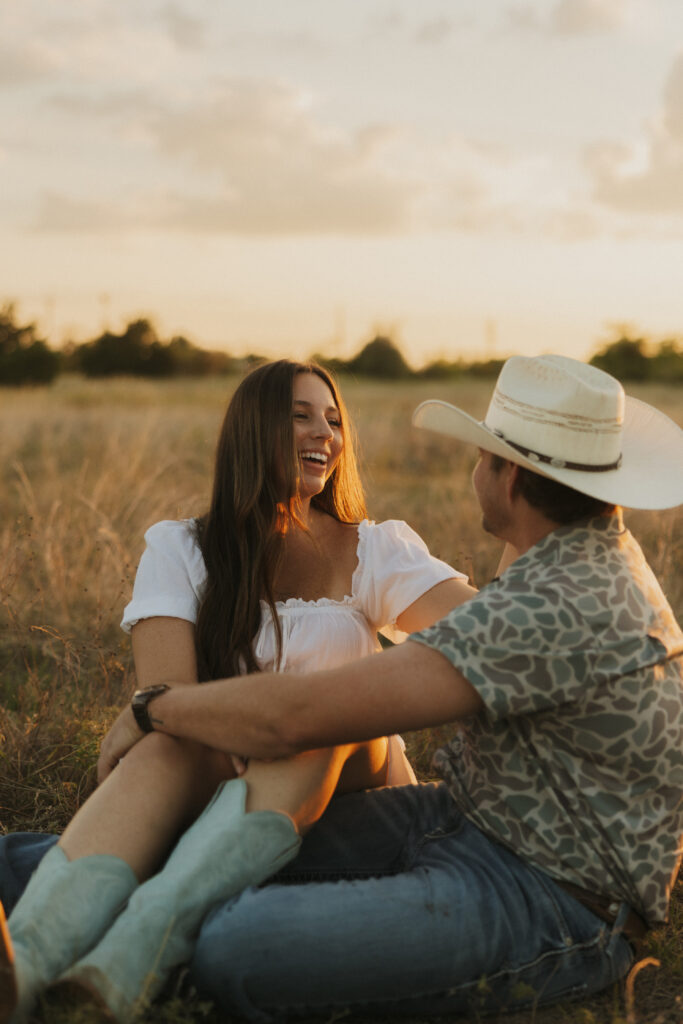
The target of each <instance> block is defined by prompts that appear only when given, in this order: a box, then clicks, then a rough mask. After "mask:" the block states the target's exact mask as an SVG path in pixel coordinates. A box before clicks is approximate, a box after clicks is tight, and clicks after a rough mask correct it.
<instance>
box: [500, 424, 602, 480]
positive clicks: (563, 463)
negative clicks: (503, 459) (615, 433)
mask: <svg viewBox="0 0 683 1024" xmlns="http://www.w3.org/2000/svg"><path fill="white" fill-rule="evenodd" d="M484 426H486V424H484ZM491 433H492V434H495V436H496V437H499V438H500V439H501V441H505V443H506V444H509V445H510V447H511V448H514V449H515V451H518V452H519V453H520V455H523V456H524V457H525V458H527V459H529V461H530V462H542V463H543V464H544V465H546V466H552V467H553V468H554V469H577V470H580V471H581V472H582V473H606V472H607V471H608V470H610V469H619V466H620V465H621V455H620V456H619V458H618V459H617V460H616V462H605V463H603V464H602V465H599V466H596V465H595V464H593V465H591V464H589V463H587V462H568V461H567V460H566V459H556V458H553V456H551V455H543V454H542V453H541V452H535V451H533V450H532V449H531V448H525V447H524V446H523V445H521V444H516V443H515V442H514V441H510V440H508V438H507V437H505V435H504V434H503V432H502V431H501V430H492V431H491Z"/></svg>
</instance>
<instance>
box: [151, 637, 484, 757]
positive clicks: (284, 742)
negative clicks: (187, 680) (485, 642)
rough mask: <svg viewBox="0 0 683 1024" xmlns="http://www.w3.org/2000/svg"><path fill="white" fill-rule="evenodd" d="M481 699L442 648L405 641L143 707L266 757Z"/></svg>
mask: <svg viewBox="0 0 683 1024" xmlns="http://www.w3.org/2000/svg"><path fill="white" fill-rule="evenodd" d="M480 707H481V700H480V698H479V696H478V694H477V693H476V691H475V690H474V688H473V687H472V686H471V685H470V684H469V683H468V682H467V680H466V679H465V678H464V677H463V676H462V675H461V674H460V673H459V672H458V671H457V670H456V669H454V668H453V666H452V665H450V664H449V663H448V661H447V660H446V659H445V658H444V657H443V656H442V655H440V654H438V653H437V652H435V651H434V650H432V649H430V648H427V647H425V646H423V645H422V644H419V643H413V642H410V641H409V642H407V643H405V644H402V645H400V646H399V647H395V648H393V649H392V650H390V651H385V652H384V653H382V654H379V655H371V656H370V657H368V658H363V659H361V660H359V661H356V662H352V663H350V664H347V665H344V666H340V667H339V668H335V669H328V670H325V671H323V672H314V673H311V674H299V673H292V674H290V673H283V674H278V673H257V674H255V675H253V676H240V677H238V678H236V679H228V680H218V681H216V682H213V683H203V684H201V685H200V686H193V687H175V688H172V689H171V690H169V691H167V692H166V693H164V694H163V695H162V696H161V697H158V698H157V699H155V700H154V701H153V702H152V703H151V704H150V706H149V715H150V719H151V721H152V725H153V726H154V728H155V730H157V731H159V732H164V733H168V734H169V735H172V736H178V737H179V738H183V739H193V740H198V741H199V742H201V743H205V744H207V745H208V746H212V747H215V748H216V749H218V750H223V751H225V752H226V753H231V754H242V755H243V756H246V757H260V758H266V757H289V756H291V755H292V754H296V753H299V752H300V751H302V750H310V749H314V748H317V747H328V746H334V745H336V744H340V743H351V742H361V741H363V740H369V739H373V738H374V737H376V736H382V735H384V734H388V733H394V732H400V731H402V730H413V729H421V728H424V727H426V726H433V725H440V724H443V723H444V722H449V721H453V720H455V719H458V718H463V717H465V716H467V715H470V714H473V713H474V712H476V711H478V710H479V709H480Z"/></svg>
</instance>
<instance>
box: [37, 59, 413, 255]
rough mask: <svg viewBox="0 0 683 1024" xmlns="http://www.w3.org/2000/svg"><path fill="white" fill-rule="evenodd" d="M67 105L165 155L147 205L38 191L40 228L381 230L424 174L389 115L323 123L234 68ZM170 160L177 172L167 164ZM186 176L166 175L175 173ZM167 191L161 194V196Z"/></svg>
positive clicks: (397, 222)
mask: <svg viewBox="0 0 683 1024" xmlns="http://www.w3.org/2000/svg"><path fill="white" fill-rule="evenodd" d="M52 103H53V105H55V106H58V107H59V108H60V109H61V110H62V111H64V112H68V113H69V114H71V115H73V116H76V117H79V118H86V119H91V120H92V121H93V123H95V122H97V123H98V124H99V127H100V129H102V125H103V124H106V123H107V122H108V123H109V124H110V125H112V126H113V129H114V130H115V131H118V132H119V133H120V134H121V135H122V136H123V135H125V136H126V138H127V139H128V140H129V141H130V142H131V143H132V144H133V145H135V144H138V145H142V146H144V148H145V150H146V151H147V152H148V153H149V150H150V148H151V150H152V151H156V157H157V158H159V157H161V158H162V160H163V165H164V167H165V169H166V170H165V176H164V178H162V180H161V181H160V184H159V188H158V191H157V193H156V195H155V197H154V201H153V202H152V203H151V205H150V206H149V207H148V208H145V205H144V203H139V202H136V203H133V204H132V205H131V200H130V198H126V199H123V198H121V197H120V196H119V197H116V198H114V199H112V201H111V203H110V204H109V205H108V207H106V208H105V207H103V206H102V204H90V203H88V202H83V201H80V200H74V199H70V198H69V197H67V196H66V195H60V194H57V193H56V192H55V191H53V192H51V193H48V195H47V196H46V197H44V199H43V202H42V205H41V208H40V211H39V216H38V221H37V224H36V227H37V228H38V229H40V230H64V229H67V228H68V227H69V224H71V225H72V226H73V229H74V230H88V229H90V228H93V229H95V228H98V227H99V226H102V227H103V228H107V227H108V226H109V225H110V223H111V221H110V217H109V212H108V210H109V209H111V208H114V207H116V206H117V205H118V206H119V207H120V211H121V224H123V225H124V226H126V227H128V226H129V225H130V224H131V223H133V222H134V221H135V219H136V218H137V223H138V224H140V225H143V224H146V225H148V226H155V227H166V228H171V227H178V228H182V229H184V230H197V231H222V232H233V233H244V234H263V233H271V234H288V233H293V234H296V233H309V234H321V233H327V234H331V233H338V234H354V235H363V234H387V233H392V232H394V231H398V230H400V229H402V228H404V227H406V226H407V225H408V224H409V223H410V220H411V211H412V208H413V205H414V202H415V199H416V196H417V194H418V193H419V189H420V183H419V181H417V179H415V177H414V176H412V175H411V173H410V171H409V170H407V169H406V167H405V166H402V165H401V161H400V160H398V161H396V160H395V159H394V153H393V151H394V149H395V147H396V144H397V139H398V134H400V133H397V132H396V131H395V130H394V129H392V128H391V127H388V126H366V127H364V128H362V129H360V130H356V131H354V132H344V131H339V130H335V129H332V128H330V127H329V126H326V125H325V124H324V123H323V122H322V121H321V119H320V117H319V116H318V114H317V112H316V110H315V109H314V107H313V104H312V102H311V100H310V97H308V96H307V95H306V94H305V93H303V92H301V91H299V90H296V89H294V88H292V87H291V86H288V85H284V84H282V83H276V82H254V81H251V80H243V79H234V80H230V81H224V82H222V83H219V84H217V85H216V86H215V87H214V88H213V89H212V90H211V92H210V93H208V94H206V95H205V96H203V97H201V98H198V99H196V98H194V97H193V98H192V100H191V101H189V100H187V99H186V100H185V103H181V102H176V103H175V104H173V105H169V104H168V103H166V104H165V105H164V104H161V103H160V102H159V101H158V100H156V99H154V98H153V97H152V96H151V95H150V94H144V93H143V92H142V91H139V90H136V91H131V92H121V93H119V94H110V95H107V96H106V97H102V98H97V97H84V96H81V95H75V96H74V95H59V96H55V97H53V100H52ZM173 168H174V169H175V173H173V172H172V171H171V170H170V169H173ZM181 174H182V176H183V177H184V180H185V181H186V182H187V188H186V189H183V190H182V191H181V190H180V189H178V188H177V187H175V188H173V187H171V186H170V185H168V184H167V192H166V193H165V195H162V193H163V187H164V184H163V183H164V181H166V182H168V181H169V180H173V178H175V180H176V181H178V180H179V175H181ZM162 199H163V201H162Z"/></svg>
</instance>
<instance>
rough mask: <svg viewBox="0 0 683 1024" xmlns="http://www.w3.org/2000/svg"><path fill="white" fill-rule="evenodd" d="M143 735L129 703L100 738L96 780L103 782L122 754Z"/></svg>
mask: <svg viewBox="0 0 683 1024" xmlns="http://www.w3.org/2000/svg"><path fill="white" fill-rule="evenodd" d="M144 735H145V733H144V732H143V731H142V729H141V728H140V727H139V726H138V724H137V722H136V721H135V718H134V717H133V712H132V710H131V708H130V705H127V706H126V707H125V708H124V709H123V711H122V712H121V714H120V715H119V717H118V718H117V719H116V721H115V722H114V724H113V725H112V727H111V729H110V730H109V732H108V733H107V735H106V736H105V737H104V739H103V740H102V746H101V748H100V756H99V759H98V762H97V781H98V782H104V780H105V779H106V777H107V775H109V774H110V772H111V771H112V770H113V769H114V768H116V766H117V764H118V763H119V761H120V760H121V758H122V757H123V756H124V754H127V753H128V751H129V750H130V748H131V747H134V746H135V744H136V743H137V742H138V740H141V739H142V738H143V736H144Z"/></svg>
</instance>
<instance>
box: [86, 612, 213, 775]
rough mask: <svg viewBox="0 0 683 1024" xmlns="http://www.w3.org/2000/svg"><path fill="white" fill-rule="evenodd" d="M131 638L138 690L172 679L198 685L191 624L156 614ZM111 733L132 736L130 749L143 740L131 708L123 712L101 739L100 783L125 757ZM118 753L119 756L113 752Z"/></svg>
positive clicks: (138, 625)
mask: <svg viewBox="0 0 683 1024" xmlns="http://www.w3.org/2000/svg"><path fill="white" fill-rule="evenodd" d="M131 635H132V640H133V660H134V662H135V675H136V678H137V684H138V689H144V688H145V687H146V686H154V685H155V684H156V683H167V682H168V681H169V680H172V682H171V683H170V685H171V686H185V685H191V684H193V683H196V682H197V656H196V654H195V646H194V625H193V623H192V622H188V621H187V619H175V618H171V617H170V616H167V615H156V616H154V617H153V618H150V619H141V620H140V621H139V622H137V623H136V624H135V625H134V626H133V629H132V634H131ZM112 734H113V735H114V736H116V737H119V736H121V735H128V734H130V740H131V743H130V744H129V746H132V745H133V743H134V742H136V741H137V739H139V738H140V737H139V734H138V733H137V731H136V729H132V728H131V722H130V708H129V707H128V706H126V707H125V708H124V709H123V711H122V712H121V713H120V715H119V716H118V718H117V719H116V721H115V722H114V724H113V725H112V726H111V728H110V729H109V731H108V732H107V734H106V736H105V737H104V739H103V740H102V746H101V749H100V757H99V761H98V764H97V781H98V782H103V781H104V779H105V778H106V777H107V775H109V773H110V772H111V771H112V769H113V768H115V767H116V765H117V764H118V761H119V758H120V757H122V756H123V753H118V749H119V742H118V741H113V740H112ZM134 737H135V739H134ZM115 750H116V751H117V753H114V751H115ZM124 752H125V751H124Z"/></svg>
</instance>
